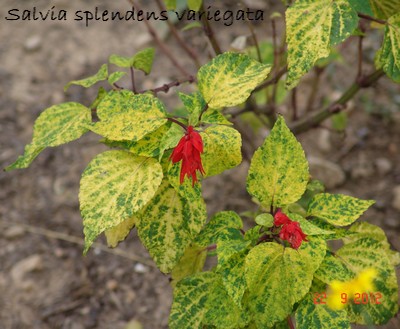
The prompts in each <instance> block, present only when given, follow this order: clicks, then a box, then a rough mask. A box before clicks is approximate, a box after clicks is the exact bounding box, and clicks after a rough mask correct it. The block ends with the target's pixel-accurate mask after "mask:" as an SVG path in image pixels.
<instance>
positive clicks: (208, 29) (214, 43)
mask: <svg viewBox="0 0 400 329" xmlns="http://www.w3.org/2000/svg"><path fill="white" fill-rule="evenodd" d="M200 11H203V12H204V11H205V10H204V3H203V4H202V5H201V8H200ZM201 23H202V24H203V29H204V33H205V34H206V36H207V38H208V40H209V41H210V43H211V46H212V48H213V49H214V51H215V54H216V55H219V54H222V50H221V47H220V46H219V43H218V41H217V39H216V38H215V33H214V30H213V29H212V27H211V24H210V22H209V21H208V20H207V17H206V15H201Z"/></svg>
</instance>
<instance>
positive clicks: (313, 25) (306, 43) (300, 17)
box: [286, 0, 358, 88]
mask: <svg viewBox="0 0 400 329" xmlns="http://www.w3.org/2000/svg"><path fill="white" fill-rule="evenodd" d="M357 24H358V16H357V12H356V11H355V10H354V9H353V8H352V7H351V5H350V4H349V2H348V1H347V0H338V1H331V0H298V1H296V2H295V3H294V5H293V6H291V7H289V8H288V9H287V10H286V30H287V37H286V41H287V44H288V60H287V61H288V76H287V80H286V85H287V87H288V88H293V87H295V86H296V85H297V83H298V82H299V80H300V78H301V77H302V76H303V75H304V74H305V73H307V72H308V71H309V70H310V68H311V67H313V65H314V64H315V62H316V61H317V60H318V59H320V58H324V57H328V56H329V53H330V49H331V47H332V46H334V45H336V44H338V43H340V42H342V41H343V40H345V39H346V38H348V37H349V36H350V35H351V33H352V32H353V31H354V29H355V28H356V27H357Z"/></svg>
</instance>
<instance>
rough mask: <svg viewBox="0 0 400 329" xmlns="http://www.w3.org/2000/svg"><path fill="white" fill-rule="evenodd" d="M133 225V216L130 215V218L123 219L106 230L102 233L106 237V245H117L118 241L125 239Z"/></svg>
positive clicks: (112, 246)
mask: <svg viewBox="0 0 400 329" xmlns="http://www.w3.org/2000/svg"><path fill="white" fill-rule="evenodd" d="M134 226H135V216H132V217H131V218H128V219H125V220H124V221H123V222H122V223H120V224H118V225H117V226H114V227H112V228H110V229H108V230H106V231H105V232H104V234H105V236H106V239H107V245H108V246H109V247H110V248H115V247H116V246H117V245H118V243H120V242H121V241H124V240H125V239H126V237H127V236H128V234H129V232H130V231H131V230H132V228H133V227H134Z"/></svg>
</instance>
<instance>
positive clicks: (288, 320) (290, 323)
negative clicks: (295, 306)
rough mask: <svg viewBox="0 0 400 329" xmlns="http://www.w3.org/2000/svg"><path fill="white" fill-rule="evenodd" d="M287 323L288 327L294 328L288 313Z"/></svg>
mask: <svg viewBox="0 0 400 329" xmlns="http://www.w3.org/2000/svg"><path fill="white" fill-rule="evenodd" d="M287 323H288V325H289V328H290V329H295V327H294V324H293V321H292V318H291V316H290V315H288V317H287Z"/></svg>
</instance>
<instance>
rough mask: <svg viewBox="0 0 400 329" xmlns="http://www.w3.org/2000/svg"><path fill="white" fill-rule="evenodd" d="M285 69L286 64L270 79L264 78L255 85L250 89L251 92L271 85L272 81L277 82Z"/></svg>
mask: <svg viewBox="0 0 400 329" xmlns="http://www.w3.org/2000/svg"><path fill="white" fill-rule="evenodd" d="M286 71H287V66H285V67H282V68H281V69H280V70H279V71H278V72H277V73H276V75H275V76H274V77H273V78H272V79H269V80H265V81H264V82H263V83H262V84H260V85H259V86H257V87H256V88H255V89H254V90H253V91H252V93H256V92H257V91H260V90H262V89H264V88H266V87H268V86H270V85H273V84H274V83H277V82H278V81H279V80H280V78H281V77H282V76H283V75H284V74H285V73H286Z"/></svg>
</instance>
